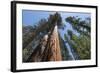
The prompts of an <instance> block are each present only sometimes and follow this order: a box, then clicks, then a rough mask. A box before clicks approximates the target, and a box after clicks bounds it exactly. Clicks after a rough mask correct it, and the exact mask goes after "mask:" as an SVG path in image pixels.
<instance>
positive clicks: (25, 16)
mask: <svg viewBox="0 0 100 73" xmlns="http://www.w3.org/2000/svg"><path fill="white" fill-rule="evenodd" d="M54 13H55V12H53V11H51V12H50V11H49V12H48V11H36V10H23V11H22V24H23V25H24V26H27V25H32V26H33V25H36V24H37V23H38V22H39V21H40V20H41V19H44V18H45V19H47V18H48V17H49V15H50V14H54ZM59 13H60V15H61V17H62V21H63V23H64V24H65V25H66V27H65V29H64V30H62V29H61V30H59V32H60V34H61V37H63V36H64V34H65V33H66V32H67V30H68V29H70V30H72V31H73V32H74V33H75V34H76V35H78V33H77V32H76V31H74V30H73V28H72V26H71V25H70V24H69V23H67V22H66V21H65V18H67V17H68V16H78V17H79V18H81V19H82V20H84V19H85V18H87V17H91V14H90V13H82V12H81V13H76V12H59Z"/></svg>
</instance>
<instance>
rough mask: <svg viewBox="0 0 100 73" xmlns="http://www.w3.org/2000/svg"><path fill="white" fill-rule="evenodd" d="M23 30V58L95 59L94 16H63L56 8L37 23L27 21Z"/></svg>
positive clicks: (34, 60) (30, 59) (31, 60)
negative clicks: (92, 27)
mask: <svg viewBox="0 0 100 73" xmlns="http://www.w3.org/2000/svg"><path fill="white" fill-rule="evenodd" d="M64 22H65V23H64ZM67 25H68V26H70V27H71V28H72V29H70V28H69V29H68V27H67ZM22 33H23V35H22V41H23V43H22V46H23V47H22V56H23V62H46V61H70V60H87V59H91V18H90V17H86V18H84V19H82V18H81V17H79V16H77V15H76V16H73V15H69V16H66V18H64V19H63V17H62V16H61V14H60V12H55V13H54V14H49V17H48V18H47V19H46V18H42V19H40V20H39V22H38V23H36V24H34V25H27V26H25V25H24V24H23V26H22ZM62 34H63V35H62Z"/></svg>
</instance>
